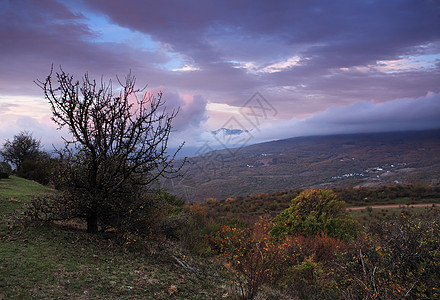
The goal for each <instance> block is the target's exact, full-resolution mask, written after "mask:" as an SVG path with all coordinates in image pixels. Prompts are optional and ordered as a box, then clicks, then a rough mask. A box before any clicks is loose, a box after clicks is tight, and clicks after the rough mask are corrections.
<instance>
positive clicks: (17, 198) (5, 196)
mask: <svg viewBox="0 0 440 300" xmlns="http://www.w3.org/2000/svg"><path fill="white" fill-rule="evenodd" d="M49 192H53V190H52V189H50V188H48V187H45V186H43V185H41V184H39V183H36V182H33V181H30V180H26V179H23V178H20V177H16V176H10V177H9V178H2V179H0V212H1V213H0V214H4V213H11V212H14V211H16V210H19V209H21V208H22V207H23V204H24V203H26V202H28V201H30V200H31V198H32V196H34V195H35V196H36V195H42V194H44V193H49Z"/></svg>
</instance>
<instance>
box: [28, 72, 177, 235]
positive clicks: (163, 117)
mask: <svg viewBox="0 0 440 300" xmlns="http://www.w3.org/2000/svg"><path fill="white" fill-rule="evenodd" d="M135 81H136V80H135V77H134V76H132V75H131V74H130V73H129V74H128V76H127V77H126V78H125V81H124V82H121V81H120V80H119V78H118V82H119V84H120V88H118V89H117V91H118V92H117V93H114V92H113V86H112V82H111V81H109V82H108V83H104V82H103V80H102V79H101V81H100V82H97V81H95V80H91V79H90V78H89V76H88V74H87V73H86V74H85V75H84V77H83V78H82V80H81V82H80V81H77V80H75V79H74V78H73V76H72V75H70V74H68V73H65V72H64V71H63V70H62V69H61V68H60V72H55V75H53V69H52V70H51V72H50V74H49V76H48V77H47V78H46V80H44V81H37V82H36V83H37V85H38V86H39V87H40V88H41V89H42V90H43V92H44V95H45V97H46V99H47V100H48V101H49V103H50V106H51V109H52V113H53V117H52V119H53V121H54V122H55V123H56V124H57V125H58V126H59V128H62V127H67V128H68V129H69V131H70V133H71V136H72V137H71V139H65V138H63V139H64V141H65V146H64V148H63V149H61V150H60V149H58V150H56V152H57V153H58V154H59V157H60V159H59V162H60V165H59V169H58V170H59V172H58V174H59V176H58V179H59V182H58V185H59V186H61V187H62V188H64V189H65V190H67V191H68V198H70V199H69V201H68V203H69V205H70V206H69V207H70V209H71V210H72V211H74V213H73V212H72V214H75V215H76V216H79V217H83V218H85V219H86V220H87V231H88V232H97V231H98V223H99V222H101V223H106V224H108V223H111V224H109V225H113V226H116V227H117V226H118V225H120V224H122V223H124V222H126V221H127V220H128V219H130V220H131V219H136V220H139V218H138V216H137V215H136V213H137V212H139V211H142V210H145V207H146V204H145V203H143V201H144V200H145V198H143V197H142V193H145V191H146V190H147V189H148V187H150V186H151V184H152V183H153V182H155V181H156V180H157V179H158V178H159V177H160V176H162V175H164V174H165V173H170V172H175V171H176V170H174V169H173V161H174V159H175V155H176V154H177V152H178V151H179V150H180V148H181V147H182V145H181V146H180V148H179V149H178V150H177V151H176V152H175V153H174V154H169V153H168V152H167V149H168V138H169V135H170V133H171V130H172V126H171V122H172V120H173V119H174V118H175V116H176V114H177V112H176V111H172V112H171V114H168V113H167V112H166V109H165V107H164V102H163V101H162V93H159V94H157V95H156V96H154V95H152V94H150V93H143V94H142V95H141V96H140V93H141V92H143V90H142V89H137V88H136V87H135ZM150 200H151V199H150Z"/></svg>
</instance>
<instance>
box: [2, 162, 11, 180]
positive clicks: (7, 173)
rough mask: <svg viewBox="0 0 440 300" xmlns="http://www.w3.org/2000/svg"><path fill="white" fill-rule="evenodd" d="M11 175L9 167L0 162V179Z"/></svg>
mask: <svg viewBox="0 0 440 300" xmlns="http://www.w3.org/2000/svg"><path fill="white" fill-rule="evenodd" d="M11 174H12V168H11V166H10V165H9V164H8V163H7V162H5V161H1V162H0V178H8V177H9V176H10V175H11Z"/></svg>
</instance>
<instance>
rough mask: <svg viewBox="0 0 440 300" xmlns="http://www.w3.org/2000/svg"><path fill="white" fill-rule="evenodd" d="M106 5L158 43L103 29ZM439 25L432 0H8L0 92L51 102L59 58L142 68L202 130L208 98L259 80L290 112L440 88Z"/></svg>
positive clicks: (88, 65)
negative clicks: (50, 83) (44, 95)
mask: <svg viewBox="0 0 440 300" xmlns="http://www.w3.org/2000/svg"><path fill="white" fill-rule="evenodd" d="M97 16H99V17H100V18H103V19H106V20H108V21H109V22H111V23H112V25H114V26H116V27H117V26H119V27H118V28H123V29H124V30H126V32H127V31H129V32H130V33H136V34H137V33H139V34H140V35H141V36H144V37H147V38H148V39H151V40H152V41H154V43H155V45H153V46H154V47H151V48H149V47H143V46H142V45H140V44H139V43H140V42H139V41H137V40H136V39H131V40H127V39H126V38H127V37H124V36H119V35H118V33H117V32H115V33H114V34H113V33H112V32H111V33H110V35H111V36H112V38H111V39H109V40H105V39H101V37H102V36H101V35H102V31H101V29H102V28H100V27H99V26H102V24H100V25H99V24H98V23H96V22H95V21H94V20H93V18H95V17H97ZM97 24H98V25H97ZM107 25H108V24H107ZM439 28H440V2H439V1H432V0H420V1H409V0H408V1H405V0H387V1H379V0H378V1H373V0H362V1H351V0H345V1H317V0H310V1H287V0H286V1H255V0H252V1H251V0H246V1H202V0H197V1H179V0H171V1H139V0H125V1H119V0H87V1H80V0H79V1H69V0H58V1H56V0H39V1H37V0H21V1H12V0H0V37H1V43H0V67H1V72H0V96H2V95H6V96H10V95H17V96H22V95H27V96H33V97H39V99H38V100H36V101H40V102H41V101H44V100H42V99H41V91H40V90H39V89H38V87H36V86H35V84H33V82H32V81H33V80H35V79H44V77H45V76H47V75H48V73H49V71H50V66H51V64H52V63H53V64H54V65H55V67H57V66H58V65H62V66H63V68H64V70H66V71H67V72H69V73H73V74H74V75H76V76H82V75H83V74H84V73H85V72H86V71H88V72H89V73H90V75H91V77H93V78H96V77H98V78H99V77H100V76H101V75H104V78H105V79H107V78H108V79H109V78H112V79H113V80H115V75H119V76H124V75H125V74H126V73H127V72H128V71H129V70H132V73H133V74H134V75H135V76H136V77H137V78H138V81H137V82H138V83H139V84H140V85H144V84H148V87H149V88H152V89H153V90H156V89H158V87H164V90H165V94H164V98H165V100H169V103H170V105H171V104H172V106H173V107H177V106H180V107H181V112H180V116H179V117H178V118H177V119H176V128H177V127H180V128H181V130H182V132H189V131H191V132H192V133H191V134H192V135H193V136H194V135H195V134H196V133H195V132H196V131H195V128H196V127H198V128H199V131H203V130H206V128H204V121H205V120H206V118H207V114H208V112H207V111H206V104H207V103H208V102H213V103H226V104H229V105H232V106H236V107H240V106H241V105H243V104H244V103H245V102H246V100H247V99H249V97H251V96H252V95H253V94H254V93H255V92H257V91H258V92H260V93H262V95H264V97H265V98H266V99H267V100H268V101H270V103H271V104H272V105H273V106H274V107H275V108H276V109H277V110H278V112H279V114H278V116H277V117H278V118H279V119H285V120H286V119H292V118H298V117H304V116H313V115H315V114H317V113H320V112H321V113H322V112H324V111H326V110H327V109H328V108H329V107H335V108H341V109H342V108H343V107H351V106H350V105H351V104H352V103H364V102H365V103H370V104H371V105H376V104H379V103H385V102H389V101H393V100H394V99H403V98H412V99H418V98H420V97H422V96H424V95H426V94H427V93H428V92H432V93H434V94H435V93H440V85H439V82H440V30H439ZM428 55H431V57H429V58H428ZM415 58H418V60H417V59H415ZM435 59H437V60H435ZM393 61H400V62H399V63H397V64H396V63H393ZM185 67H187V70H189V69H190V70H192V71H185ZM188 95H192V96H188ZM7 99H8V98H7V97H4V98H0V102H1V103H0V104H1V105H2V107H5V108H7V109H9V107H10V106H8V105H11V104H14V102H13V100H10V101H9V100H7ZM11 99H12V98H11ZM393 103H394V102H393ZM399 103H402V102H399ZM426 103H427V105H431V106H432V110H434V109H437V106H436V103H437V102H429V101H428V102H426ZM390 108H395V109H397V106H390ZM29 110H32V108H31V107H30V108H29ZM15 111H16V110H14V112H15ZM429 111H430V110H429V109H426V110H423V113H428V112H429ZM341 112H342V111H341ZM210 113H211V114H212V115H215V112H210ZM3 115H6V116H8V115H7V111H6V110H5V111H4V112H3ZM26 116H29V113H28V114H26ZM369 116H371V117H372V115H369ZM40 119H41V118H40ZM417 120H418V122H421V123H423V121H422V120H423V118H418V119H417ZM225 121H226V120H225ZM327 121H329V122H330V120H327ZM217 123H219V122H217ZM220 123H221V122H220ZM378 124H382V125H383V126H386V124H385V123H384V122H379V123H378ZM408 124H409V123H408ZM411 124H413V126H416V123H415V121H414V122H412V123H411ZM346 126H353V127H352V128H358V127H356V126H354V125H352V124H351V125H350V123H347V124H346ZM362 126H363V125H362ZM362 126H361V127H362ZM328 128H335V127H331V126H329V127H328ZM359 128H360V127H359ZM362 128H363V127H362ZM190 129H191V130H190ZM285 134H288V132H287V131H285Z"/></svg>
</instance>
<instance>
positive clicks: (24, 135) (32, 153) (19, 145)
mask: <svg viewBox="0 0 440 300" xmlns="http://www.w3.org/2000/svg"><path fill="white" fill-rule="evenodd" d="M40 148H41V142H40V140H37V139H35V138H34V137H32V133H30V132H28V131H21V132H20V133H19V134H17V135H15V136H14V139H13V140H12V141H10V140H6V142H5V143H4V144H3V150H2V151H0V154H1V156H3V159H4V160H6V161H9V162H10V163H12V164H14V165H15V167H16V169H17V170H20V167H21V166H22V164H23V162H24V160H26V159H30V160H32V159H35V158H36V157H37V156H38V155H39V153H40Z"/></svg>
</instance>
